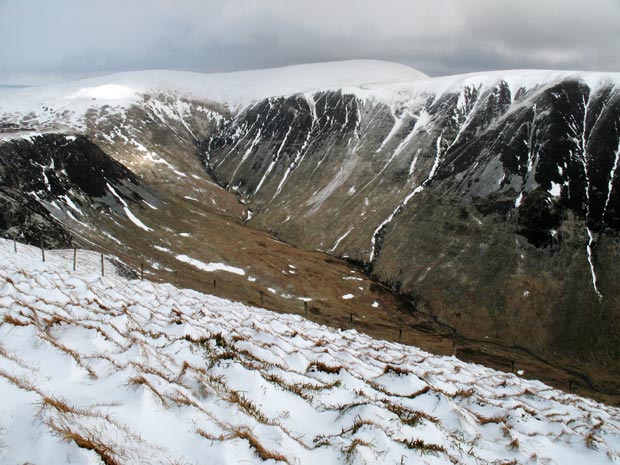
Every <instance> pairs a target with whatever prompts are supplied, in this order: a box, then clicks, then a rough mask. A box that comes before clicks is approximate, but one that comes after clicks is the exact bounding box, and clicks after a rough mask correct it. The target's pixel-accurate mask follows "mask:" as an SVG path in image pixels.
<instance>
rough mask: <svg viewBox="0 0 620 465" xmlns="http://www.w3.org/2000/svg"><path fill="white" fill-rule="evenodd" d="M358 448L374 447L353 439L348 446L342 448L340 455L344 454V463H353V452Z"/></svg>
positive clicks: (366, 442)
mask: <svg viewBox="0 0 620 465" xmlns="http://www.w3.org/2000/svg"><path fill="white" fill-rule="evenodd" d="M360 447H370V448H374V447H375V446H374V445H373V444H371V443H369V442H368V441H364V440H362V439H359V438H355V439H354V440H353V441H351V443H350V444H349V445H347V446H345V447H343V448H342V453H343V454H344V460H345V462H346V463H354V459H355V452H356V450H357V449H358V448H360Z"/></svg>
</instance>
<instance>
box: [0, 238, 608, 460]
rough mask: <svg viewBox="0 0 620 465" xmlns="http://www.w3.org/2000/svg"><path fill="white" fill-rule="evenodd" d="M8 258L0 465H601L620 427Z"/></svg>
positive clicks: (399, 354) (486, 385) (14, 255)
mask: <svg viewBox="0 0 620 465" xmlns="http://www.w3.org/2000/svg"><path fill="white" fill-rule="evenodd" d="M13 247H14V245H13V243H12V242H9V241H6V240H2V241H0V260H1V261H2V264H3V265H2V268H1V269H0V275H1V281H0V285H1V286H2V291H1V292H0V318H1V324H0V462H1V463H7V464H8V463H32V464H42V463H73V464H94V463H103V464H105V465H114V464H134V463H135V464H138V463H166V464H172V463H175V464H185V463H191V464H213V463H217V464H228V463H230V464H233V463H262V462H263V461H264V462H268V463H288V464H291V465H292V464H304V465H306V464H337V463H356V464H363V463H368V464H375V463H384V464H402V463H428V464H443V463H463V464H490V463H504V464H508V463H512V464H516V463H522V464H525V463H528V464H536V463H540V464H561V465H566V464H585V463H587V464H605V463H616V462H618V461H619V460H620V411H619V410H618V409H615V408H612V407H607V406H604V405H602V404H599V403H596V402H594V401H591V400H587V399H583V398H579V397H577V396H575V395H570V394H566V393H563V392H560V391H557V390H554V389H551V388H549V387H548V386H545V385H544V384H542V383H540V382H536V381H527V380H524V379H521V378H519V377H518V376H516V375H513V374H507V373H501V372H498V371H494V370H491V369H488V368H484V367H482V366H479V365H473V364H467V363H464V362H461V361H459V360H457V359H456V358H453V357H440V356H433V355H430V354H428V353H425V352H423V351H421V350H419V349H416V348H415V347H408V346H403V345H399V344H395V343H388V342H385V341H379V340H374V339H372V338H370V337H368V336H365V335H362V334H359V333H357V332H355V331H341V330H335V329H330V328H327V327H323V326H320V325H317V324H315V323H312V322H309V321H306V320H304V319H302V318H301V317H299V316H293V315H278V314H275V313H271V312H269V311H266V310H262V309H259V308H251V307H246V306H244V305H242V304H239V303H235V302H231V301H227V300H223V299H220V298H216V297H213V296H209V295H205V294H200V293H197V292H194V291H190V290H184V289H177V288H175V287H173V286H171V285H167V284H154V283H151V282H148V281H139V280H126V279H125V278H123V277H121V276H120V275H118V274H117V273H114V272H113V271H112V266H111V264H110V257H107V259H106V262H105V267H106V268H105V276H103V277H102V276H101V272H100V266H101V262H100V256H99V255H98V254H95V253H92V252H85V251H81V250H80V251H78V252H77V256H78V260H77V270H76V271H73V270H72V266H73V262H72V259H73V251H69V250H67V251H54V252H49V251H48V252H46V254H45V261H44V262H43V261H42V256H41V251H40V250H38V249H36V248H32V247H29V246H25V245H22V244H16V250H17V251H16V252H15V251H14V249H13Z"/></svg>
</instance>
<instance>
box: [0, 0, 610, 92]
mask: <svg viewBox="0 0 620 465" xmlns="http://www.w3.org/2000/svg"><path fill="white" fill-rule="evenodd" d="M618 24H620V2H618V1H617V0H590V1H585V0H545V2H540V1H534V0H521V1H518V2H516V1H507V0H501V1H499V0H468V1H463V0H432V1H431V0H416V1H413V0H383V1H370V0H313V1H301V0H297V1H294V0H261V1H255V0H176V1H174V0H122V1H121V0H105V1H103V0H88V1H84V0H55V1H49V0H0V43H1V44H2V46H1V47H0V83H1V82H2V81H3V80H4V81H7V80H9V81H11V80H12V81H15V80H16V79H18V77H17V76H21V79H23V76H24V75H44V76H63V75H65V76H66V75H71V76H73V75H80V74H83V73H103V72H114V71H120V70H131V69H146V68H175V69H187V70H195V71H205V72H210V71H227V70H238V69H247V68H260V67H270V66H282V65H287V64H295V63H303V62H312V61H327V60H339V59H350V58H378V59H387V60H393V61H399V62H402V63H406V64H409V65H411V66H414V67H417V68H419V69H421V70H423V71H425V72H427V73H429V74H431V75H439V74H452V73H460V72H470V71H476V70H488V69H505V68H524V67H536V68H556V69H558V68H572V69H587V70H606V71H620V55H619V54H618V53H617V50H618V49H619V47H620V33H619V32H618V31H619V28H618Z"/></svg>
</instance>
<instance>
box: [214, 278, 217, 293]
mask: <svg viewBox="0 0 620 465" xmlns="http://www.w3.org/2000/svg"><path fill="white" fill-rule="evenodd" d="M215 289H217V282H216V281H215V279H214V280H213V292H215Z"/></svg>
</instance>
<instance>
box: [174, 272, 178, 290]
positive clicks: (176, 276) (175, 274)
mask: <svg viewBox="0 0 620 465" xmlns="http://www.w3.org/2000/svg"><path fill="white" fill-rule="evenodd" d="M174 285H175V286H176V287H179V272H178V271H177V270H174Z"/></svg>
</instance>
